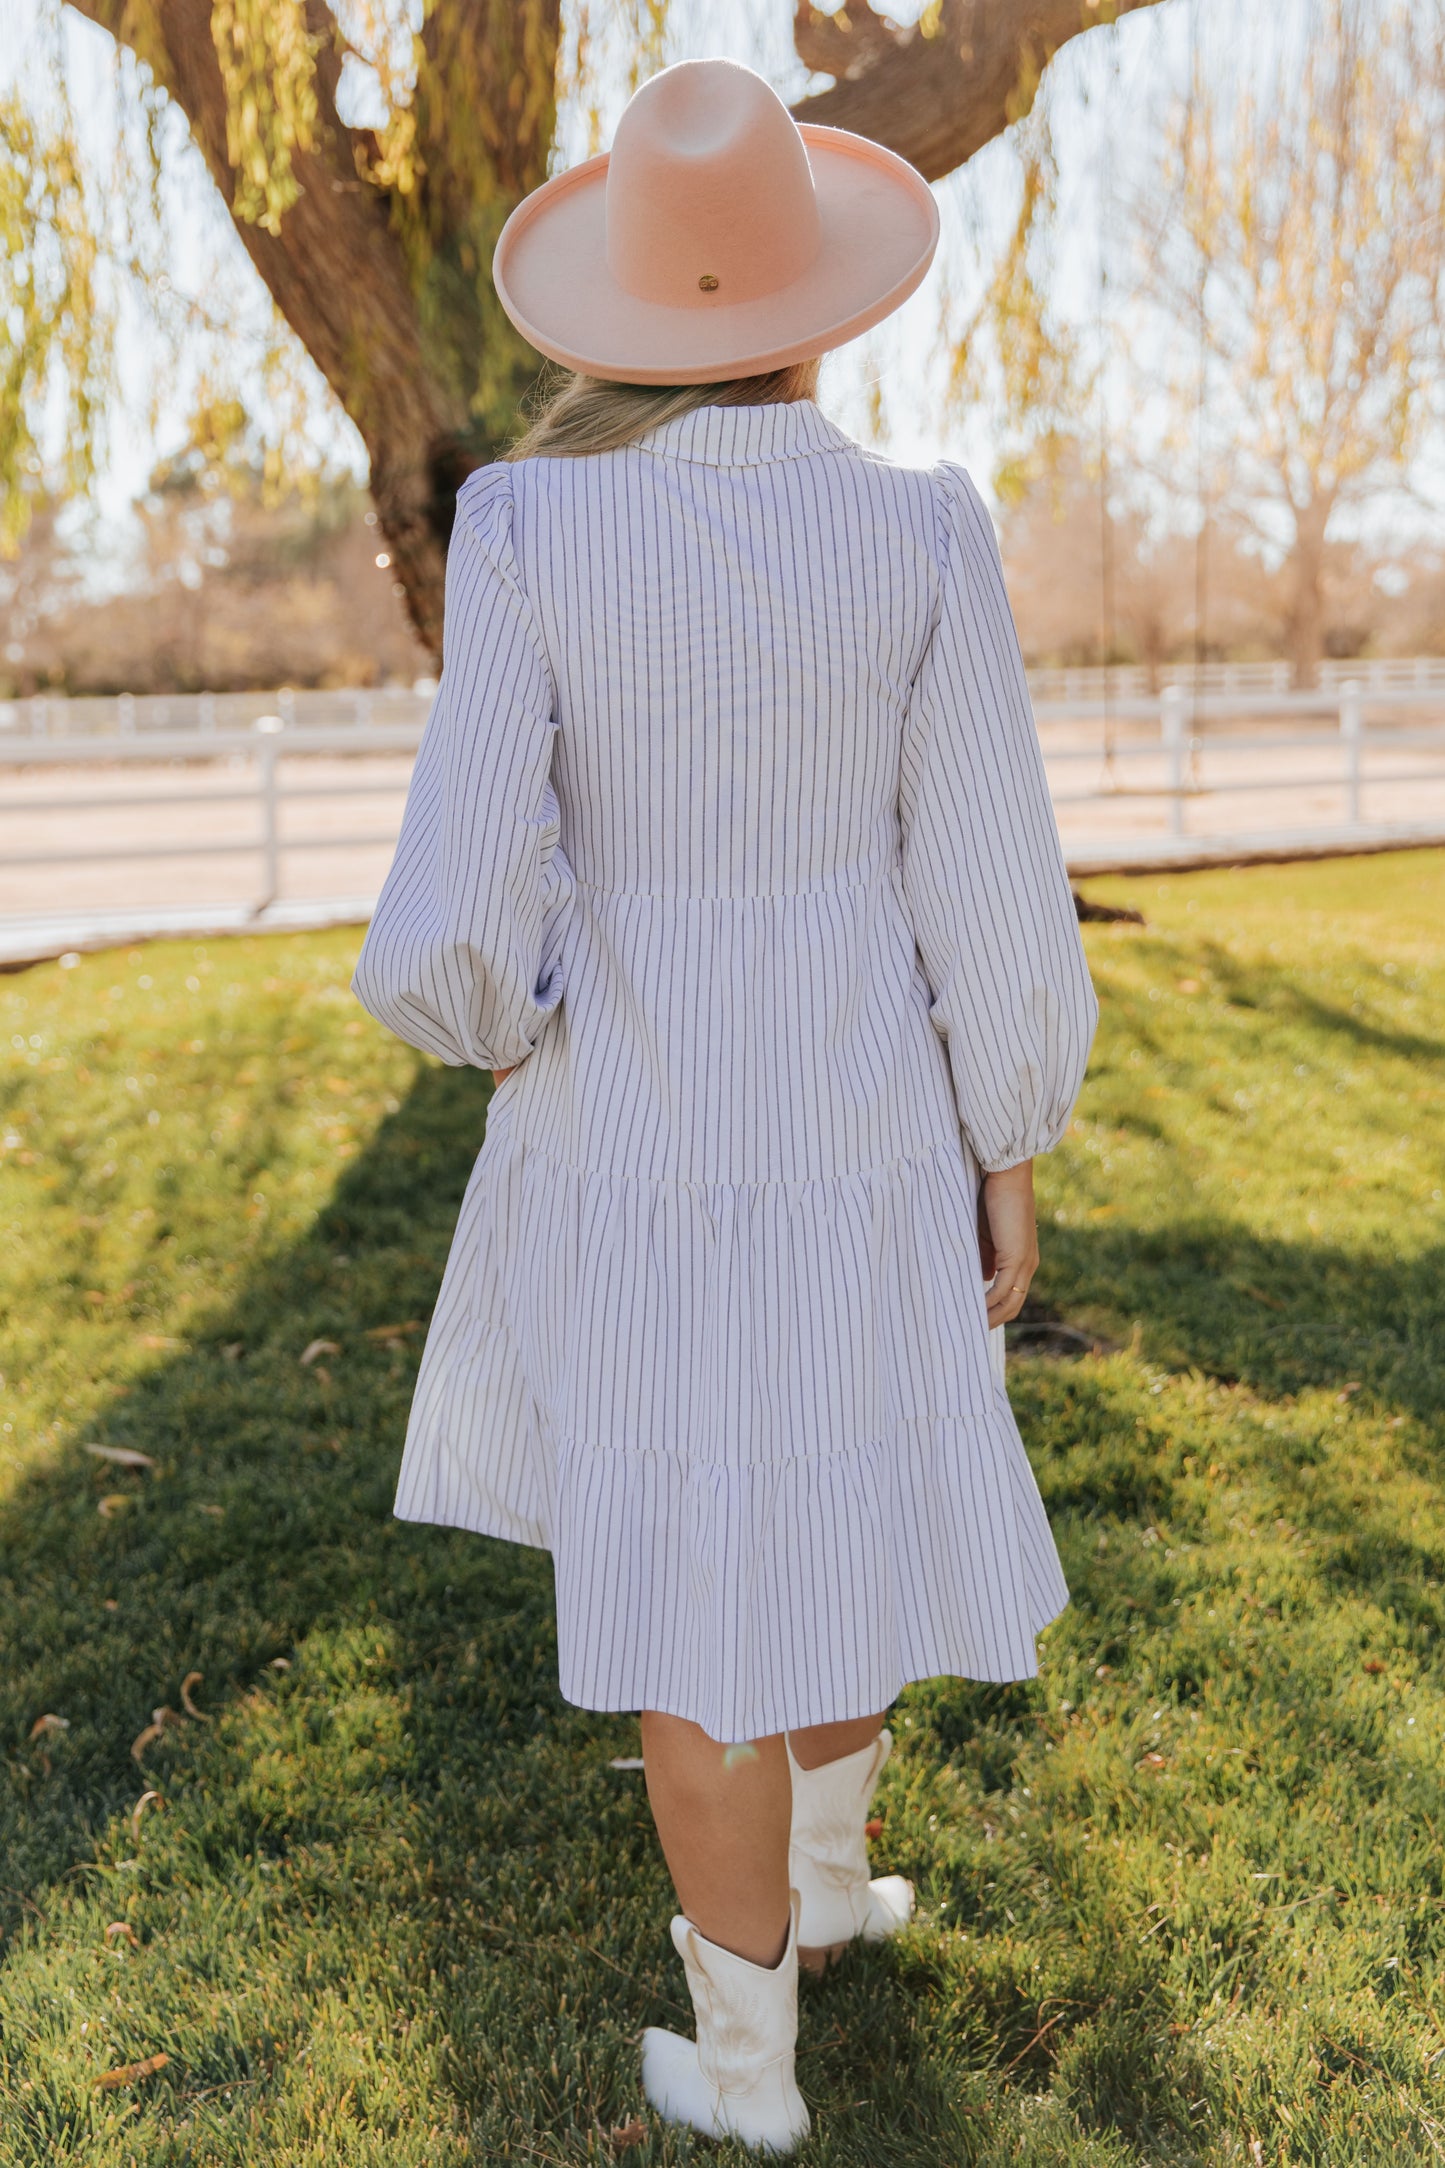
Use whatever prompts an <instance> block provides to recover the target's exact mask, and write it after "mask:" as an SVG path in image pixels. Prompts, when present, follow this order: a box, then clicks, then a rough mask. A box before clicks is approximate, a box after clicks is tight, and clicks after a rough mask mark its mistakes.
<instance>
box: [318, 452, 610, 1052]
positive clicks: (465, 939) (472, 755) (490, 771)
mask: <svg viewBox="0 0 1445 2168" xmlns="http://www.w3.org/2000/svg"><path fill="white" fill-rule="evenodd" d="M553 706H554V702H553V689H552V680H551V674H550V671H549V668H548V665H547V659H546V655H545V652H544V650H543V647H542V643H541V639H540V635H539V632H538V628H537V625H536V621H535V618H534V615H533V612H532V608H531V605H530V603H529V602H528V599H527V596H526V594H525V593H524V591H523V588H522V585H521V580H520V576H519V573H518V568H517V563H516V559H515V556H514V554H513V549H512V489H511V471H510V469H509V468H508V467H506V466H504V465H498V466H492V467H488V468H485V469H483V470H482V471H481V472H480V473H478V474H475V475H473V476H471V477H470V478H469V480H468V481H467V482H466V483H465V484H464V485H463V487H462V489H461V491H460V492H459V493H458V497H457V513H456V523H455V525H454V527H453V529H452V539H451V544H450V547H449V549H448V552H447V567H446V597H445V614H444V617H443V631H442V669H441V678H440V682H439V684H438V688H437V694H436V699H435V701H434V703H433V706H432V710H431V713H430V715H429V716H428V718H427V723H426V728H425V729H424V731H423V733H422V739H421V745H420V748H419V750H418V753H417V758H416V766H415V768H414V769H413V771H412V779H411V787H410V790H409V791H408V793H407V800H406V809H405V811H404V813H403V815H402V823H401V833H400V837H399V839H398V842H397V847H396V856H395V858H394V859H393V861H392V866H391V871H390V872H389V873H388V875H387V878H386V882H385V884H384V886H383V888H382V891H381V895H380V898H379V899H378V902H377V906H376V910H375V913H374V914H373V917H372V920H371V924H370V926H369V928H368V930H367V934H366V938H365V940H364V942H363V943H362V948H361V954H360V957H359V958H358V960H357V965H356V970H355V973H354V975H353V977H352V981H351V990H352V992H353V993H354V994H355V995H356V997H357V999H358V1000H359V1001H360V1002H361V1003H362V1006H363V1007H364V1008H366V1009H368V1010H369V1011H370V1012H371V1014H372V1015H373V1016H374V1017H376V1018H377V1020H378V1021H379V1022H380V1023H383V1024H385V1025H386V1026H387V1028H388V1029H389V1030H390V1031H394V1032H395V1033H396V1035H397V1036H398V1038H401V1039H405V1040H406V1041H407V1042H408V1044H410V1045H412V1046H416V1047H420V1048H422V1049H423V1050H424V1051H425V1052H427V1053H429V1054H436V1055H438V1056H439V1057H440V1059H441V1060H442V1061H443V1062H445V1063H447V1064H448V1065H449V1066H450V1067H452V1068H460V1067H463V1066H464V1065H466V1064H468V1063H470V1064H472V1065H474V1066H475V1067H477V1068H488V1069H490V1068H497V1069H502V1068H510V1067H511V1066H512V1065H513V1064H514V1063H516V1062H519V1061H523V1060H525V1059H526V1057H527V1055H528V1054H529V1053H530V1052H531V1051H532V1049H533V1047H534V1046H535V1045H536V1042H537V1039H538V1036H539V1034H540V1033H541V1031H542V1028H543V1026H544V1025H545V1024H546V1021H547V1019H548V1017H549V1016H550V1015H551V1014H552V1011H553V1010H554V1009H555V1008H556V1007H557V1004H558V1003H559V1002H560V1000H561V999H562V992H563V988H562V976H561V968H560V953H561V947H562V936H563V933H564V931H565V927H566V923H567V919H568V915H569V912H570V909H571V906H572V902H573V898H574V895H575V890H576V884H575V881H574V878H573V874H572V869H571V867H570V866H569V865H568V863H567V859H566V857H565V855H564V853H563V850H562V845H561V841H560V814H559V808H558V803H557V797H556V793H555V791H554V789H553V785H552V778H551V765H552V748H553V742H554V737H555V725H554V721H553Z"/></svg>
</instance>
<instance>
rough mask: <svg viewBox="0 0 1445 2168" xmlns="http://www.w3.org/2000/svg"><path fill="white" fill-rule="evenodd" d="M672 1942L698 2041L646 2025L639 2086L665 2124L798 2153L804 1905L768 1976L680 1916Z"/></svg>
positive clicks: (803, 2116)
mask: <svg viewBox="0 0 1445 2168" xmlns="http://www.w3.org/2000/svg"><path fill="white" fill-rule="evenodd" d="M672 1939H673V1941H674V1943H675V1944H676V1946H677V1953H678V1955H679V1957H681V1959H682V1962H683V1968H684V1970H685V1971H686V1973H687V1984H688V1989H689V1991H690V1993H691V1995H692V2007H693V2010H694V2012H695V2014H696V2017H697V2038H696V2040H685V2039H683V2037H682V2035H681V2034H680V2033H674V2032H664V2031H663V2030H662V2029H661V2027H660V2026H657V2025H649V2026H648V2028H647V2030H646V2031H645V2032H644V2033H643V2035H642V2089H643V2091H644V2092H645V2093H646V2095H647V2097H648V2099H649V2100H650V2101H651V2103H652V2105H653V2107H654V2108H655V2109H656V2110H657V2112H658V2114H659V2115H660V2116H661V2117H662V2119H663V2121H664V2122H667V2123H688V2124H690V2125H691V2126H692V2128H693V2129H694V2130H700V2131H702V2132H703V2133H704V2134H705V2136H707V2137H709V2138H741V2139H742V2141H743V2143H744V2145H753V2146H759V2147H761V2149H762V2150H763V2151H764V2152H766V2153H791V2152H792V2150H793V2148H794V2146H795V2145H797V2144H798V2142H799V2140H800V2139H803V2138H806V2137H807V2135H808V2110H807V2108H806V2106H805V2105H804V2101H803V2096H802V2094H801V2093H800V2092H799V2091H798V2087H797V2082H796V2080H795V2078H794V2076H793V2049H794V2044H795V2042H796V2040H797V2037H798V1900H797V1897H796V1896H793V1898H792V1905H791V1912H790V1915H789V1919H788V1946H787V1948H786V1949H785V1950H784V1952H783V1957H782V1962H781V1964H778V1965H775V1966H773V1967H772V1969H771V1970H770V1969H769V1968H768V1967H767V1966H766V1965H753V1964H750V1963H749V1962H748V1960H747V1958H745V1957H738V1956H735V1955H734V1953H733V1952H732V1951H731V1950H724V1949H720V1948H719V1947H718V1945H717V1944H716V1943H715V1942H709V1941H708V1940H707V1938H706V1937H705V1936H704V1935H700V1934H699V1933H698V1931H697V1929H696V1928H695V1927H694V1926H693V1924H692V1921H691V1920H689V1919H684V1918H683V1917H682V1915H681V1914H680V1913H679V1915H678V1916H677V1918H676V1919H675V1920H674V1921H673V1923H672Z"/></svg>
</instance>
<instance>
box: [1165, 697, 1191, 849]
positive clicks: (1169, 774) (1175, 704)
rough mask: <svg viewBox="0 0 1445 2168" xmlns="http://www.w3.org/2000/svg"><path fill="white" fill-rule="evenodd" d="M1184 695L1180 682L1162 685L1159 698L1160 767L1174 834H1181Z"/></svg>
mask: <svg viewBox="0 0 1445 2168" xmlns="http://www.w3.org/2000/svg"><path fill="white" fill-rule="evenodd" d="M1187 705H1188V696H1187V694H1186V693H1185V690H1184V687H1183V686H1182V685H1166V686H1165V688H1164V691H1163V693H1162V695H1161V696H1160V700H1159V735H1160V737H1161V738H1162V739H1163V741H1164V767H1165V775H1166V778H1167V782H1168V789H1169V827H1170V832H1171V833H1172V834H1174V835H1176V836H1182V835H1183V833H1184V743H1185V712H1186V708H1187Z"/></svg>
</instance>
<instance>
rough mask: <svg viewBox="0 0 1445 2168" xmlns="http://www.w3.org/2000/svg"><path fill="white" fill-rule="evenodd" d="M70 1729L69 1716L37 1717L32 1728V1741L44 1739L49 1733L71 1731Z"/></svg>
mask: <svg viewBox="0 0 1445 2168" xmlns="http://www.w3.org/2000/svg"><path fill="white" fill-rule="evenodd" d="M69 1729H70V1718H69V1717H68V1716H37V1717H36V1719H35V1722H34V1723H33V1724H32V1725H31V1727H30V1736H31V1738H32V1739H43V1738H44V1737H45V1736H46V1734H47V1733H49V1732H52V1731H69Z"/></svg>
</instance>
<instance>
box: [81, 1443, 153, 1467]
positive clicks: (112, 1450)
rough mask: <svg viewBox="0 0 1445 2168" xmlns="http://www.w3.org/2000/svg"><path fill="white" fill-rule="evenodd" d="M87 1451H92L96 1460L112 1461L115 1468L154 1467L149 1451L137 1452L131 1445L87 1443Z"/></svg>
mask: <svg viewBox="0 0 1445 2168" xmlns="http://www.w3.org/2000/svg"><path fill="white" fill-rule="evenodd" d="M85 1450H86V1452H87V1453H94V1455H95V1457H96V1459H97V1460H108V1461H111V1462H113V1464H114V1465H115V1466H116V1467H117V1468H154V1466H155V1462H154V1461H153V1460H152V1459H151V1457H150V1454H149V1453H138V1452H137V1451H136V1449H135V1447H134V1446H133V1445H88V1446H87V1447H86V1448H85Z"/></svg>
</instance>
